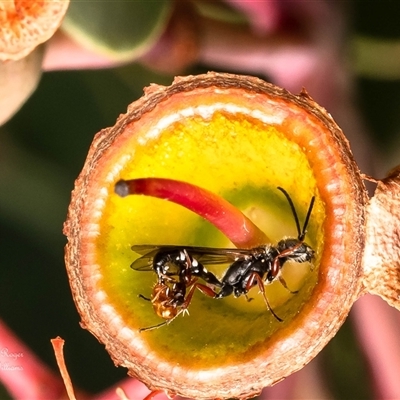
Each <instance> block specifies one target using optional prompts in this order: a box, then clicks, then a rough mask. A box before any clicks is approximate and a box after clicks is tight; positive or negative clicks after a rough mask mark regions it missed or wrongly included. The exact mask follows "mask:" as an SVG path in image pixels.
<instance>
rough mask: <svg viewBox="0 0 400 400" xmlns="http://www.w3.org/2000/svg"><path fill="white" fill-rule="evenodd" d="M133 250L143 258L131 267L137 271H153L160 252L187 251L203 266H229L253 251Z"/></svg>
mask: <svg viewBox="0 0 400 400" xmlns="http://www.w3.org/2000/svg"><path fill="white" fill-rule="evenodd" d="M132 250H133V251H134V252H136V253H138V254H140V255H141V256H142V257H139V258H138V259H137V260H135V261H134V262H133V263H132V264H131V267H132V268H133V269H135V270H137V271H151V270H152V268H153V264H152V260H153V258H154V257H155V256H156V255H157V254H158V253H159V252H163V253H164V252H165V253H167V252H176V251H183V250H185V251H187V253H188V254H189V255H190V256H191V257H193V258H195V259H196V260H197V261H199V262H201V263H202V264H203V265H211V264H214V265H215V264H227V263H229V262H232V261H236V260H239V259H241V260H245V259H247V258H249V257H251V256H252V252H253V250H252V249H237V248H219V247H198V246H174V245H158V246H157V245H148V244H144V245H134V246H132Z"/></svg>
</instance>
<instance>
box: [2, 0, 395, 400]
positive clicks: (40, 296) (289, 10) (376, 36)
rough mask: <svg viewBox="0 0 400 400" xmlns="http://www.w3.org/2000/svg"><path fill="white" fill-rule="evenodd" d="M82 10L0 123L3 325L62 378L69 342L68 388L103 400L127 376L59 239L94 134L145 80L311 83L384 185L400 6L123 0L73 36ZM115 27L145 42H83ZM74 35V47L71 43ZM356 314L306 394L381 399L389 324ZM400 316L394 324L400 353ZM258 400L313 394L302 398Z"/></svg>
mask: <svg viewBox="0 0 400 400" xmlns="http://www.w3.org/2000/svg"><path fill="white" fill-rule="evenodd" d="M111 3H112V2H109V4H111ZM80 4H81V7H82V4H85V3H80ZM80 4H79V3H78V2H75V3H72V4H71V7H70V10H69V11H68V13H71V14H70V15H69V14H67V19H66V22H65V26H62V28H61V31H60V32H58V33H57V34H56V36H55V37H53V38H52V39H51V40H50V41H49V42H48V43H47V44H46V45H47V49H46V54H45V57H44V61H43V75H42V77H41V80H40V82H39V84H38V87H37V89H36V91H35V92H34V93H33V94H32V96H31V97H30V98H29V99H27V101H26V103H25V104H24V105H23V107H22V108H21V109H20V110H19V111H18V112H17V113H16V114H15V115H14V116H13V117H12V118H11V119H10V120H9V121H8V122H6V123H5V124H4V125H3V126H1V127H0V230H1V234H0V238H1V239H0V318H2V319H3V320H4V321H5V323H6V324H7V325H8V326H9V327H10V328H11V329H12V330H13V331H14V333H15V334H16V335H17V336H18V337H19V338H20V339H21V340H23V341H24V342H25V343H26V344H27V345H28V346H29V347H30V348H31V349H32V350H33V351H34V352H35V353H36V354H37V355H38V356H39V357H40V358H41V359H42V360H43V362H44V363H46V364H47V365H49V366H50V367H51V368H53V369H54V370H56V364H55V359H54V354H53V351H52V348H51V346H50V338H54V337H56V336H57V335H60V336H61V337H63V338H64V339H66V341H67V350H66V359H67V365H68V368H69V371H70V374H71V377H72V381H73V382H74V384H75V386H79V387H80V388H82V389H84V390H86V391H88V392H91V393H96V392H100V391H102V390H104V389H106V388H107V387H109V386H110V385H112V384H115V383H116V382H118V381H119V380H121V379H122V378H124V377H126V371H125V370H124V369H122V368H116V367H115V366H114V365H113V363H112V361H111V360H110V358H109V356H108V354H107V353H106V351H105V350H104V347H103V346H102V345H100V344H99V343H98V342H97V340H96V339H95V338H94V337H93V336H92V335H91V334H89V333H88V332H87V331H85V330H83V329H81V328H80V326H79V320H80V319H79V316H78V314H77V311H76V309H75V305H74V303H73V300H72V297H71V293H70V289H69V285H68V280H67V275H66V271H65V267H64V260H63V255H64V249H63V247H64V245H65V243H66V239H65V237H64V236H63V235H62V225H63V222H64V220H65V218H66V213H67V207H68V204H69V200H70V194H71V190H72V189H73V186H74V180H75V179H76V177H77V176H78V174H79V172H80V170H81V168H82V166H83V163H84V160H85V157H86V154H87V151H88V148H89V146H90V143H91V141H92V139H93V136H94V134H95V133H96V132H98V131H99V130H101V129H102V128H105V127H108V126H112V125H114V123H115V121H116V118H117V117H118V115H119V114H121V113H124V112H125V111H126V108H127V105H128V104H129V103H131V102H133V101H134V100H136V99H138V98H139V97H140V96H141V95H142V93H143V87H145V86H148V85H149V84H150V83H153V82H154V83H158V84H164V85H168V84H170V83H171V82H172V79H173V76H174V75H187V74H197V73H203V72H207V71H210V70H214V71H223V72H234V73H242V74H250V75H256V76H259V77H260V78H262V79H265V80H267V81H270V82H272V83H276V84H278V85H279V86H282V87H285V88H286V89H288V90H290V91H292V92H294V93H298V92H299V91H300V90H301V88H302V87H305V88H306V89H307V90H308V91H309V93H310V95H311V96H312V97H313V98H314V99H315V100H316V101H317V102H319V103H320V104H321V105H323V106H324V107H325V108H326V109H327V110H328V111H329V112H330V113H331V114H332V116H333V117H334V119H336V121H337V122H338V124H339V125H340V126H341V127H342V129H343V131H344V132H345V134H346V136H347V137H348V138H349V139H350V142H351V146H352V148H353V151H354V153H355V156H356V158H357V161H358V163H359V165H360V168H361V169H362V171H363V172H365V173H368V174H372V175H374V176H376V177H383V176H385V173H386V172H387V171H388V170H389V169H390V168H392V167H394V166H396V165H398V164H400V24H399V22H398V21H399V17H400V2H398V1H395V0H393V1H380V2H373V1H362V0H358V1H356V0H353V1H346V2H334V1H323V0H321V1H318V2H306V1H279V0H276V1H268V2H246V1H180V2H172V1H168V0H165V1H156V2H150V1H145V0H143V1H134V2H126V3H125V6H126V7H131V8H132V10H131V11H130V12H131V13H132V14H129V13H128V12H127V13H126V14H127V15H128V16H130V15H133V16H135V15H136V19H135V18H134V17H130V18H133V19H130V20H129V21H128V20H127V19H126V18H125V17H124V16H123V15H122V14H123V13H120V12H119V13H115V14H112V13H110V12H109V11H108V12H109V13H110V19H112V18H113V17H115V20H114V21H112V23H111V22H110V24H111V25H110V26H108V25H107V23H108V22H109V21H108V22H107V21H106V22H104V21H102V20H101V17H100V11H99V21H102V22H101V25H100V26H101V27H102V28H101V29H99V28H98V26H97V28H96V29H97V31H96V29H93V31H90V32H89V33H88V32H85V31H84V29H83V28H82V32H83V33H82V32H79V29H78V30H77V29H72V28H71V26H72V27H75V28H76V26H79V18H83V17H82V16H84V15H85V12H88V13H92V14H90V15H92V17H91V19H94V20H95V19H96V13H94V14H93V10H92V11H90V10H89V11H88V10H85V9H84V8H85V7H83V8H82V9H80V8H79V6H80ZM86 4H94V3H86ZM116 4H118V2H117V3H114V5H116ZM95 7H100V3H98V4H97V3H96V4H95ZM135 7H140V10H138V9H135ZM139 11H140V12H139ZM140 13H141V14H140ZM138 15H141V17H140V20H138V19H137V16H138ZM155 15H156V16H157V18H156V17H155ZM118 18H121V19H118ZM115 21H117V22H118V24H117V25H118V26H120V27H121V26H124V24H125V25H129V24H131V25H133V26H134V27H135V29H136V30H137V31H132V32H131V31H129V30H128V31H127V32H125V31H124V32H121V33H120V35H121V37H123V38H124V40H126V36H128V35H134V37H135V40H136V38H138V39H137V40H136V41H135V40H134V43H133V44H132V49H129V51H125V50H126V49H123V51H122V50H120V49H117V50H116V51H115V52H114V53H113V52H112V51H109V49H113V46H114V44H113V43H111V44H110V43H106V45H104V46H103V45H95V46H93V47H90V46H91V43H92V42H91V41H90V40H87V38H88V37H91V35H92V36H93V35H94V36H95V35H97V34H98V35H99V36H101V34H105V36H106V39H107V32H108V33H109V32H113V31H114V30H117V28H116V27H115V26H116V25H113V24H115V23H116V22H115ZM99 24H100V22H99ZM88 25H90V24H88ZM153 27H156V28H154V29H153ZM88 29H90V27H88ZM77 31H78V33H77ZM99 31H100V33H99ZM93 32H94V33H93ZM74 35H75V36H74ZM79 35H81V36H79ZM116 36H117V38H114V40H115V41H116V42H118V41H119V39H118V35H116ZM66 38H72V39H71V40H72V43H73V45H69V46H65V43H64V42H65V41H66V40H67V39H66ZM80 38H82V39H80ZM106 39H104V38H102V37H100V38H99V39H98V41H99V43H100V42H101V41H102V40H106ZM68 40H69V39H68ZM121 40H122V39H121ZM80 41H81V42H80ZM128 42H129V41H128ZM107 46H108V48H107V49H105V48H106V47H107ZM118 52H120V53H118ZM119 54H120V55H119ZM127 54H128V55H127ZM373 301H375V302H376V304H378V305H377V310H378V311H377V312H378V313H379V315H388V318H390V321H393V318H392V317H391V316H393V315H394V314H392V310H389V311H387V310H386V309H387V308H388V307H387V306H386V305H384V304H383V302H381V301H380V300H376V299H374V300H373ZM374 304H375V303H374ZM357 307H358V305H357ZM357 307H355V309H354V310H353V312H352V314H353V315H351V317H350V319H349V320H348V321H347V322H346V323H345V325H344V326H343V328H342V329H341V330H340V332H339V334H338V335H337V336H336V337H335V338H334V339H333V340H332V341H331V343H330V344H329V345H328V346H327V348H326V349H325V350H324V351H323V352H322V353H321V355H320V356H319V357H318V361H317V362H318V368H317V369H318V377H319V379H320V380H321V381H320V382H319V383H318V384H317V385H316V386H317V388H316V389H315V390H316V391H315V392H314V394H312V395H311V394H310V393H312V391H311V392H309V394H308V395H307V396H311V397H313V398H321V396H323V397H324V398H332V399H373V398H377V397H379V398H384V397H385V395H384V394H383V392H382V387H381V386H380V385H382V382H383V381H382V379H384V378H382V377H380V376H379V373H377V372H376V370H375V369H374V365H375V366H376V365H377V364H374V363H375V361H374V358H373V356H372V355H371V353H370V352H369V350H371V345H370V342H368V340H367V339H366V338H365V337H364V336H363V335H362V331H363V329H366V330H371V331H372V330H374V329H377V331H374V332H376V335H377V336H376V337H375V339H376V341H377V342H385V337H386V336H385V335H386V333H387V331H385V329H384V328H382V329H384V330H383V331H382V332H379V330H378V329H379V327H380V326H381V327H382V326H383V325H380V324H377V322H376V321H377V320H376V317H375V314H374V312H373V309H374V308H373V307H372V306H371V305H370V303H368V304H367V303H366V305H364V308H363V310H361V311H360V313H359V314H358V315H354V314H356V313H357V312H358V309H357ZM360 308H362V305H360ZM385 313H387V314H385ZM394 318H395V317H394ZM368 321H369V323H370V324H371V325H368ZM399 321H400V320H397V322H396V324H394V325H393V327H392V329H394V331H393V332H394V333H395V336H396V337H397V338H398V339H397V340H398V342H396V345H397V346H400V344H399V342H400V335H399V333H400V332H399V331H400V322H399ZM366 324H367V325H366ZM377 325H379V326H377ZM396 349H397V348H396ZM389 350H390V349H389ZM394 351H395V350H394V349H393V348H392V351H389V352H391V353H393V352H394ZM382 354H383V355H384V354H385V352H384V351H382V352H381V355H382ZM384 362H385V360H382V359H381V358H380V359H379V360H377V361H376V363H379V365H380V366H381V365H384V364H381V363H384ZM399 365H400V352H399V353H397V355H394V356H393V357H392V358H390V359H389V358H388V360H387V364H386V367H380V368H387V369H388V370H389V371H391V372H393V373H397V376H400V369H399ZM384 371H386V370H385V369H381V373H384ZM306 383H307V385H311V386H310V387H312V385H313V384H315V383H316V382H312V381H311V382H306V381H304V384H306ZM391 384H393V388H392V389H393V392H392V393H394V392H396V390H397V393H400V392H399V391H398V390H399V387H398V386H396V385H398V383H395V382H391ZM387 385H388V384H387V383H385V384H384V386H386V387H387ZM321 390H322V391H321ZM262 396H263V397H262V398H265V399H267V398H276V399H278V398H288V399H289V398H301V397H303V398H311V397H304V396H305V395H304V394H301V393H300V392H296V393H294V392H293V391H291V392H290V391H286V392H285V391H282V392H279V391H276V392H270V393H269V392H268V391H266V392H265V393H264V394H263V395H262ZM3 398H4V399H7V398H11V397H9V395H8V394H7V393H6V391H5V389H2V388H1V384H0V399H3ZM386 398H389V397H388V395H386ZM392 398H394V397H392ZM399 398H400V397H399Z"/></svg>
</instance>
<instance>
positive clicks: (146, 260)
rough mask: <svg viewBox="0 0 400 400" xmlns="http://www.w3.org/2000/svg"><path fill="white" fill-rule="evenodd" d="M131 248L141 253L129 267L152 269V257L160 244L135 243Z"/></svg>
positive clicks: (140, 269) (142, 269) (141, 269)
mask: <svg viewBox="0 0 400 400" xmlns="http://www.w3.org/2000/svg"><path fill="white" fill-rule="evenodd" d="M131 249H132V250H133V251H134V252H135V253H138V254H140V255H141V257H139V258H137V259H136V260H135V261H133V263H132V264H131V268H132V269H134V270H136V271H153V258H154V257H155V255H156V254H157V253H158V252H159V251H160V246H154V245H147V244H145V245H135V246H132V247H131Z"/></svg>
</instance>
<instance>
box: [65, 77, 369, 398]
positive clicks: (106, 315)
mask: <svg viewBox="0 0 400 400" xmlns="http://www.w3.org/2000/svg"><path fill="white" fill-rule="evenodd" d="M207 92H208V93H211V94H212V95H215V96H218V94H219V93H225V95H226V96H228V97H229V96H232V99H235V101H238V98H239V97H240V96H241V94H246V96H247V99H249V98H250V99H251V101H253V102H255V103H257V101H260V102H261V101H264V102H265V105H267V104H269V103H271V102H272V103H273V104H274V107H278V106H279V107H288V109H289V111H290V112H292V111H293V110H294V111H293V112H294V114H295V115H296V116H297V115H300V116H302V115H303V114H304V118H303V117H302V118H303V122H304V123H305V124H309V126H310V133H309V134H308V135H309V136H307V137H303V136H302V135H301V134H300V133H298V132H297V130H298V129H297V127H295V128H296V129H294V127H293V126H291V125H290V123H289V122H290V121H289V120H288V123H287V125H286V129H292V130H291V132H292V134H293V136H292V137H291V138H292V139H293V140H294V141H296V142H297V143H298V144H299V145H301V147H302V148H304V149H305V152H306V153H307V154H308V155H309V160H310V165H312V169H313V171H314V172H315V176H316V184H317V188H318V191H319V193H320V195H321V199H322V200H323V201H324V203H325V207H326V219H325V222H324V231H325V237H324V242H325V243H324V251H323V254H322V257H321V263H320V271H319V281H318V284H317V286H316V287H315V289H314V291H313V294H312V296H311V298H310V300H309V302H308V303H307V304H305V305H304V306H303V308H302V310H301V312H300V313H299V314H298V315H297V316H296V317H295V318H293V320H292V321H291V322H290V324H289V325H288V327H287V328H285V329H282V330H279V331H277V332H276V333H275V334H274V337H273V338H270V340H269V343H268V346H266V348H265V350H264V351H263V352H262V353H261V354H258V355H257V356H256V357H255V358H254V359H252V360H250V361H248V362H245V363H243V364H242V365H232V366H230V365H225V366H221V367H220V368H211V369H209V370H207V369H204V368H203V369H202V370H187V369H185V368H184V367H181V366H177V365H173V366H172V365H169V364H168V360H160V359H158V358H157V354H156V353H154V352H152V351H151V350H149V348H147V347H146V346H143V341H142V338H140V333H138V332H133V331H132V330H130V329H129V328H128V327H126V326H124V324H123V320H122V319H121V318H119V317H118V316H117V315H115V314H113V310H112V307H110V306H109V305H108V304H107V296H106V295H104V293H103V294H102V293H100V292H99V291H97V289H98V287H97V279H98V278H99V277H98V276H96V273H97V274H98V269H96V268H94V267H93V263H92V261H93V257H94V248H93V246H92V244H91V243H90V237H91V231H90V229H89V228H90V226H91V224H92V223H93V222H92V218H93V216H94V215H95V214H96V212H97V211H98V210H95V209H94V206H93V203H92V201H96V202H97V204H99V203H101V201H102V199H99V198H98V194H99V193H101V192H102V191H103V192H104V193H105V195H107V191H106V190H105V189H104V187H103V188H101V183H99V180H98V179H99V178H100V177H102V172H101V169H102V163H103V162H104V159H105V158H107V157H108V156H109V154H110V152H113V151H117V150H118V149H116V148H118V142H119V140H121V138H122V137H123V135H124V133H125V131H126V129H127V127H129V129H132V126H135V124H136V123H138V121H141V120H143V119H145V118H150V115H151V116H152V118H154V117H155V116H154V114H157V113H158V112H159V110H160V109H162V108H163V107H164V106H165V105H166V104H167V103H168V102H169V103H168V104H169V105H170V106H171V105H172V106H174V107H175V106H176V104H174V103H173V99H174V98H175V96H176V97H179V96H180V95H182V96H186V95H187V96H199V99H200V98H201V96H203V95H204V93H207ZM246 96H245V97H246ZM171 99H172V100H171ZM289 111H288V112H289ZM290 112H289V114H290ZM294 114H293V115H294ZM299 118H300V117H299ZM296 132H297V133H296ZM110 149H111V150H110ZM113 172H115V175H117V174H118V167H115V171H113ZM109 173H110V174H111V172H109ZM95 195H96V196H97V198H96V199H95V198H94V197H96V196H95ZM366 202H367V195H366V190H365V187H364V184H363V182H362V179H361V176H360V173H359V170H358V167H357V165H356V164H355V162H354V159H353V157H352V154H351V151H350V148H349V145H348V142H347V140H346V138H345V137H344V135H343V133H342V131H341V130H340V128H339V127H338V126H337V125H336V123H335V122H334V121H333V119H332V118H331V116H330V115H329V114H328V113H327V112H326V111H325V110H324V109H323V108H322V107H320V106H318V105H317V104H316V103H315V102H314V101H313V100H312V99H311V98H310V97H309V96H308V95H307V93H306V92H305V91H303V92H302V93H300V94H299V95H297V96H296V95H292V94H290V93H289V92H287V91H286V90H284V89H280V88H277V87H276V86H274V85H271V84H269V83H266V82H264V81H262V80H260V79H258V78H254V77H249V76H240V75H232V74H221V73H208V74H205V75H199V76H188V77H183V78H182V77H180V78H176V79H175V80H174V82H173V84H172V85H171V86H169V87H163V86H158V85H152V86H150V87H149V88H146V89H145V94H144V96H143V97H142V98H141V99H139V100H137V101H136V102H134V103H132V104H131V105H130V106H129V107H128V112H127V114H125V115H122V116H120V118H119V119H118V121H117V123H116V125H115V126H114V127H112V128H107V129H104V130H102V131H101V132H99V133H98V134H97V135H96V137H95V139H94V141H93V143H92V146H91V148H90V150H89V154H88V157H87V160H86V163H85V166H84V168H83V170H82V172H81V174H80V176H79V178H78V179H77V181H76V185H75V189H74V191H73V195H72V200H71V204H70V208H69V212H68V219H67V221H66V223H65V226H64V233H65V234H66V235H67V237H68V244H67V246H66V265H67V271H68V275H69V280H70V285H71V289H72V293H73V296H74V300H75V303H76V306H77V308H78V311H79V313H80V316H81V318H82V326H83V327H84V328H86V329H88V330H89V331H91V332H92V333H93V334H94V335H95V336H96V337H97V338H98V339H99V341H100V342H102V343H103V344H104V345H105V346H106V349H107V351H108V352H109V353H110V355H111V357H112V358H113V360H114V362H115V364H116V365H122V366H125V367H127V368H128V370H129V374H130V375H132V376H135V377H138V378H139V379H140V380H141V381H143V382H144V383H145V384H146V385H147V386H148V387H149V388H152V389H162V390H166V391H168V392H170V393H177V394H180V395H183V396H186V397H193V398H198V399H206V398H230V397H237V398H249V397H251V396H254V395H256V394H257V393H259V392H260V391H261V390H262V388H264V387H265V386H270V385H273V384H274V383H277V382H279V381H280V380H282V379H284V378H285V377H287V376H288V375H290V374H291V373H293V372H295V371H297V370H299V369H300V368H302V367H303V366H304V365H305V364H307V363H308V362H309V361H311V359H312V358H314V357H315V356H316V355H317V354H318V353H319V351H320V350H321V349H322V348H323V347H324V346H325V345H326V344H327V343H328V341H329V340H330V339H331V338H332V337H333V336H334V335H335V333H336V332H337V330H338V329H339V327H340V326H341V325H342V323H343V322H344V320H345V318H346V317H347V314H348V312H349V311H350V308H351V306H352V304H353V303H354V301H355V300H356V299H357V298H358V297H359V295H360V293H361V274H362V273H361V259H362V254H363V248H364V241H365V227H364V212H365V204H366Z"/></svg>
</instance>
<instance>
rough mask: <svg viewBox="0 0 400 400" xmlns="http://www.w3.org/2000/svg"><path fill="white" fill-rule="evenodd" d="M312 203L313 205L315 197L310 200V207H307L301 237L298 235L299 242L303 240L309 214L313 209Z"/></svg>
mask: <svg viewBox="0 0 400 400" xmlns="http://www.w3.org/2000/svg"><path fill="white" fill-rule="evenodd" d="M314 203H315V196H313V197H312V198H311V201H310V205H309V206H308V211H307V215H306V219H305V220H304V226H303V231H302V232H301V235H299V240H304V238H305V237H306V231H307V225H308V223H309V222H310V217H311V212H312V209H313V207H314Z"/></svg>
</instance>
